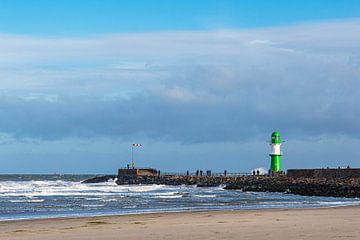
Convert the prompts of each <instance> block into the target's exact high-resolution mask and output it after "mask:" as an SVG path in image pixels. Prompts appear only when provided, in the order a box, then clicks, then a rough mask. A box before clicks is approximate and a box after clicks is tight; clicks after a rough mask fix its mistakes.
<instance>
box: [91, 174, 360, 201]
mask: <svg viewBox="0 0 360 240" xmlns="http://www.w3.org/2000/svg"><path fill="white" fill-rule="evenodd" d="M115 178H117V180H116V183H117V184H118V185H127V184H162V185H196V186H198V187H214V186H220V185H223V186H224V188H225V189H229V190H241V191H251V192H282V193H292V194H298V195H304V196H327V197H348V198H359V197H360V178H347V179H341V178H332V179H329V178H303V177H300V178H299V177H298V178H294V177H289V176H285V175H276V176H271V175H266V176H237V177H231V176H176V175H161V176H116V175H108V176H103V177H97V178H93V179H89V180H86V181H84V182H85V183H95V182H104V181H108V180H109V179H115Z"/></svg>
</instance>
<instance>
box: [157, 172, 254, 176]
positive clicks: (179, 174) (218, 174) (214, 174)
mask: <svg viewBox="0 0 360 240" xmlns="http://www.w3.org/2000/svg"><path fill="white" fill-rule="evenodd" d="M160 175H161V176H203V177H206V176H213V177H225V176H226V177H241V176H249V175H251V174H250V173H238V172H227V173H226V174H225V173H224V172H211V173H207V172H206V171H205V172H203V173H202V174H200V172H199V173H198V174H196V172H189V173H187V172H161V171H160Z"/></svg>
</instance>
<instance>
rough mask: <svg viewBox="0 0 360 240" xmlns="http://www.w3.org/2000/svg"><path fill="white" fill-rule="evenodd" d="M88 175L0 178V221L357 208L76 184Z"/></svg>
mask: <svg viewBox="0 0 360 240" xmlns="http://www.w3.org/2000/svg"><path fill="white" fill-rule="evenodd" d="M91 177H94V175H57V174H54V175H0V221H4V220H18V219H35V218H56V217H79V216H103V215H125V214H141V213H159V212H187V211H205V210H242V209H267V208H309V207H336V206H351V205H359V204H360V199H356V198H355V199H351V198H332V197H308V196H299V195H293V194H286V193H267V192H242V191H239V190H224V189H223V186H220V187H207V188H202V187H196V186H185V185H181V186H166V185H122V186H119V185H117V184H116V183H115V181H113V180H111V181H108V182H105V183H88V184H85V183H82V181H83V180H85V179H88V178H91Z"/></svg>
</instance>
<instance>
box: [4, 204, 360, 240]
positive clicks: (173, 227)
mask: <svg viewBox="0 0 360 240" xmlns="http://www.w3.org/2000/svg"><path fill="white" fill-rule="evenodd" d="M359 217H360V205H356V206H339V207H320V208H301V209H255V210H233V211H201V212H176V213H148V214H135V215H113V216H98V217H75V218H48V219H27V220H15V221H3V222H0V239H4V240H7V239H9V240H10V239H11V240H13V239H29V240H32V239H39V240H42V239H44V240H45V239H84V240H85V239H86V240H89V239H106V240H108V239H109V240H110V239H119V237H120V236H121V238H124V239H142V238H146V239H150V240H152V239H175V240H176V239H220V238H221V239H239V238H241V239H265V237H266V236H271V237H276V238H277V239H279V240H282V239H284V240H285V239H319V240H322V239H343V238H347V239H357V237H358V236H360V229H359V228H358V225H359V224H360V220H359ZM239 236H241V237H239Z"/></svg>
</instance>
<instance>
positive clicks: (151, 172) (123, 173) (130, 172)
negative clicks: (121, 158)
mask: <svg viewBox="0 0 360 240" xmlns="http://www.w3.org/2000/svg"><path fill="white" fill-rule="evenodd" d="M157 174H158V171H157V170H156V169H154V168H120V169H119V170H118V176H120V177H140V176H156V175H157Z"/></svg>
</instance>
